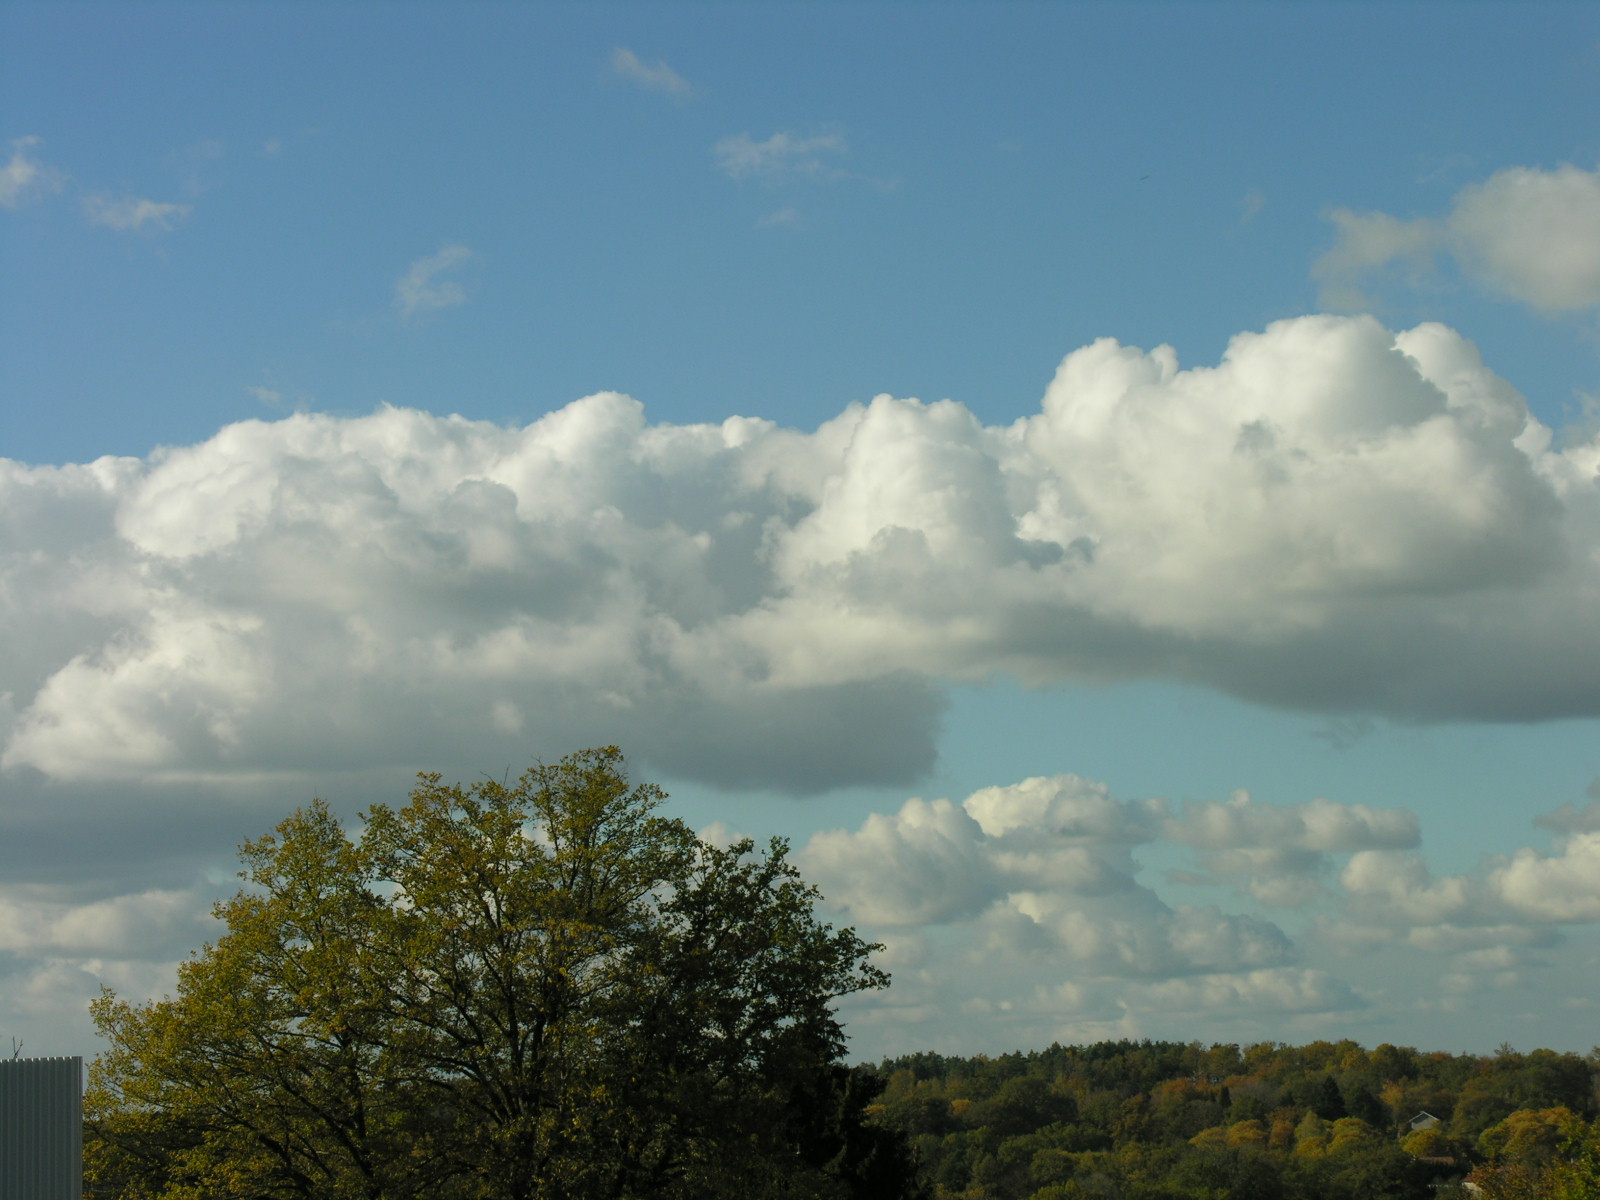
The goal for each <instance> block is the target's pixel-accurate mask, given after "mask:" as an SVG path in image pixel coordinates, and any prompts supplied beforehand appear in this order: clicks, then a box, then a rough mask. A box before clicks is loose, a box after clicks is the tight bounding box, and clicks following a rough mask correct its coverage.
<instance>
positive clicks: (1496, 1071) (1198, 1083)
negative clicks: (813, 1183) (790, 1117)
mask: <svg viewBox="0 0 1600 1200" xmlns="http://www.w3.org/2000/svg"><path fill="white" fill-rule="evenodd" d="M863 1070H864V1071H867V1072H869V1073H871V1074H872V1075H874V1076H875V1077H876V1078H877V1080H878V1082H879V1084H880V1085H881V1087H882V1091H881V1092H880V1094H879V1095H878V1097H877V1100H876V1103H875V1104H874V1105H873V1106H872V1107H871V1108H870V1109H869V1110H868V1111H869V1112H870V1113H871V1115H872V1117H873V1118H874V1119H875V1120H876V1121H878V1122H881V1123H882V1124H883V1125H885V1126H887V1127H889V1128H891V1129H893V1130H896V1131H898V1132H900V1133H902V1134H903V1135H904V1136H905V1137H906V1138H907V1139H909V1141H910V1143H911V1144H912V1146H913V1147H914V1148H915V1150H916V1153H917V1155H918V1157H919V1159H920V1162H921V1168H922V1171H923V1174H924V1178H925V1181H926V1183H927V1186H928V1188H929V1190H930V1192H931V1193H932V1195H933V1196H934V1197H935V1198H936V1200H957V1198H960V1200H1080V1198H1082V1200H1090V1198H1093V1200H1385V1198H1390V1197H1392V1198H1395V1200H1400V1198H1410V1197H1419V1198H1420V1197H1432V1196H1439V1197H1452V1196H1481V1197H1484V1198H1486V1200H1579V1198H1584V1200H1600V1121H1597V1119H1596V1109H1597V1094H1600V1048H1596V1049H1595V1050H1594V1051H1591V1053H1590V1054H1589V1055H1588V1056H1587V1057H1579V1056H1577V1055H1574V1054H1558V1053H1555V1052H1553V1051H1550V1050H1535V1051H1533V1052H1531V1053H1527V1054H1518V1053H1516V1052H1515V1051H1513V1050H1512V1049H1511V1048H1510V1047H1502V1048H1501V1049H1500V1050H1499V1051H1498V1052H1497V1053H1495V1054H1493V1055H1490V1056H1476V1055H1468V1054H1445V1053H1424V1052H1421V1051H1418V1050H1415V1049H1411V1048H1409V1047H1396V1046H1392V1045H1388V1044H1385V1045H1381V1046H1379V1047H1377V1049H1375V1050H1371V1051H1368V1050H1365V1049H1363V1048H1362V1047H1361V1046H1359V1045H1357V1044H1356V1043H1354V1042H1349V1041H1344V1042H1313V1043H1311V1044H1309V1045H1305V1046H1288V1045H1283V1044H1277V1043H1270V1042H1269V1043H1262V1044H1259V1045H1252V1046H1244V1047H1240V1046H1237V1045H1213V1046H1210V1047H1204V1046H1202V1045H1200V1044H1199V1043H1189V1044H1183V1043H1175V1042H1151V1041H1143V1042H1131V1041H1123V1042H1102V1043H1099V1044H1097V1045H1093V1046H1065V1047H1064V1046H1051V1047H1050V1048H1049V1049H1048V1050H1040V1051H1034V1052H1032V1053H1027V1054H1020V1053H1019V1054H1006V1055H1002V1056H1000V1057H998V1058H987V1057H977V1058H953V1057H944V1056H941V1055H938V1054H930V1053H921V1054H913V1055H908V1056H906V1057H902V1058H895V1059H886V1060H884V1061H883V1062H882V1063H879V1064H877V1065H875V1066H872V1067H868V1068H863Z"/></svg>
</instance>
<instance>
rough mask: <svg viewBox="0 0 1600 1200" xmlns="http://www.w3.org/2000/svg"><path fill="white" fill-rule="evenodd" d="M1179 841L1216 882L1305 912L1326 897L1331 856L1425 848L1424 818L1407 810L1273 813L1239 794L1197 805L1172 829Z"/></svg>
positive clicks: (1329, 808)
mask: <svg viewBox="0 0 1600 1200" xmlns="http://www.w3.org/2000/svg"><path fill="white" fill-rule="evenodd" d="M1165 833H1166V835H1167V836H1168V837H1170V838H1172V839H1173V840H1174V841H1177V842H1181V843H1184V844H1186V845H1190V846H1193V847H1195V848H1196V849H1197V850H1199V851H1200V852H1201V853H1200V861H1201V863H1202V864H1203V865H1204V866H1205V867H1206V869H1207V870H1208V871H1210V872H1211V873H1212V874H1213V875H1215V876H1218V877H1221V878H1224V879H1227V878H1233V879H1239V880H1242V881H1243V883H1244V886H1245V888H1246V890H1248V891H1249V892H1250V894H1252V895H1254V896H1255V897H1256V899H1258V900H1261V901H1262V902H1264V903H1267V904H1274V905H1292V904H1304V903H1307V902H1309V901H1310V900H1312V899H1313V898H1315V897H1316V896H1317V895H1319V894H1320V893H1321V892H1322V880H1323V877H1324V876H1325V875H1326V874H1328V873H1329V869H1330V868H1329V855H1330V854H1331V853H1351V852H1353V851H1357V850H1371V849H1383V848H1399V849H1406V848H1409V847H1413V846H1416V845H1417V844H1418V842H1419V840H1420V833H1419V830H1418V828H1417V818H1416V816H1415V815H1414V814H1412V813H1410V812H1407V811H1405V810H1403V809H1374V808H1369V807H1368V806H1367V805H1364V804H1336V803H1334V802H1333V801H1331V800H1326V799H1322V798H1318V799H1315V800H1312V801H1310V802H1308V803H1306V804H1297V805H1291V806H1284V807H1269V806H1266V805H1260V804H1255V803H1253V802H1252V801H1251V799H1250V793H1249V792H1246V791H1238V792H1235V793H1234V794H1233V798H1232V799H1231V800H1229V801H1228V802H1226V803H1219V802H1217V801H1202V802H1194V801H1191V802H1189V803H1187V804H1185V805H1184V808H1183V815H1182V816H1181V817H1178V818H1174V819H1172V820H1170V821H1168V822H1167V823H1166V826H1165Z"/></svg>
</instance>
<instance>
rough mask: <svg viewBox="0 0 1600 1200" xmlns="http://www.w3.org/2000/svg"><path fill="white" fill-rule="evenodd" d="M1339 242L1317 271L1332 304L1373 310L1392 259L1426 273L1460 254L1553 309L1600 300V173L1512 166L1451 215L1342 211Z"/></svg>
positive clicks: (1481, 271) (1467, 195)
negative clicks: (1368, 284)
mask: <svg viewBox="0 0 1600 1200" xmlns="http://www.w3.org/2000/svg"><path fill="white" fill-rule="evenodd" d="M1329 219H1330V220H1332V221H1333V223H1334V225H1335V226H1336V227H1337V228H1338V240H1337V241H1336V242H1335V243H1334V245H1333V246H1332V248H1330V249H1329V250H1328V252H1327V253H1326V254H1324V255H1323V256H1322V257H1321V258H1320V259H1318V260H1317V263H1316V265H1315V267H1314V268H1313V269H1312V274H1313V276H1314V277H1315V278H1316V279H1317V280H1319V281H1320V282H1321V284H1322V302H1323V304H1324V305H1326V306H1328V307H1330V308H1337V309H1345V310H1350V309H1365V308H1370V307H1371V306H1372V301H1371V299H1370V298H1369V297H1368V296H1367V295H1365V294H1364V293H1363V291H1362V288H1361V285H1362V284H1363V282H1364V281H1365V279H1366V278H1367V277H1369V276H1371V275H1373V274H1375V273H1377V272H1379V271H1382V270H1384V269H1385V268H1388V267H1390V266H1391V265H1392V264H1400V265H1403V266H1404V267H1406V268H1407V269H1408V270H1409V271H1411V272H1412V273H1413V275H1420V274H1424V273H1426V272H1427V271H1428V269H1429V268H1430V267H1431V265H1432V263H1433V261H1434V260H1435V259H1436V258H1437V257H1438V256H1440V255H1447V256H1449V257H1451V258H1453V259H1454V260H1455V261H1456V262H1457V263H1458V264H1459V265H1460V266H1461V268H1462V269H1463V270H1464V271H1465V272H1466V273H1467V274H1468V275H1470V276H1471V277H1472V278H1474V279H1476V280H1477V281H1478V282H1479V283H1480V284H1482V285H1483V286H1484V287H1486V288H1487V289H1488V290H1490V291H1492V292H1495V293H1498V294H1500V295H1502V296H1505V297H1508V298H1510V299H1513V300H1518V301H1521V302H1522V303H1524V304H1528V305H1531V306H1532V307H1534V308H1537V309H1540V310H1542V311H1544V312H1550V313H1555V312H1573V311H1577V310H1581V309H1587V308H1594V307H1596V306H1600V171H1584V170H1580V169H1579V168H1577V167H1574V166H1570V165H1564V166H1561V167H1558V168H1556V169H1555V170H1553V171H1542V170H1538V169H1535V168H1530V167H1511V168H1509V169H1507V170H1504V171H1498V172H1496V173H1495V174H1494V175H1492V176H1490V177H1489V178H1488V179H1487V180H1485V181H1484V182H1482V183H1478V184H1474V185H1472V186H1471V187H1468V188H1464V189H1462V190H1461V191H1460V192H1458V193H1457V194H1456V196H1455V202H1454V206H1453V207H1452V209H1451V211H1450V212H1449V213H1447V214H1446V215H1444V216H1442V217H1416V218H1411V219H1405V218H1401V217H1396V216H1392V215H1391V214H1389V213H1383V212H1366V213H1359V212H1354V211H1352V210H1350V209H1347V208H1341V209H1336V210H1334V211H1333V212H1332V213H1330V214H1329Z"/></svg>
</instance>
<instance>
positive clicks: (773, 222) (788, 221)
mask: <svg viewBox="0 0 1600 1200" xmlns="http://www.w3.org/2000/svg"><path fill="white" fill-rule="evenodd" d="M801 220H802V218H801V216H800V210H799V209H798V208H796V207H795V206H794V205H792V204H785V205H784V206H783V207H782V208H780V209H778V210H777V211H776V212H770V213H768V214H767V215H766V216H764V217H762V218H761V220H759V221H757V222H756V224H757V225H760V226H761V227H762V228H763V229H774V228H777V227H779V226H782V225H798V224H800V223H801Z"/></svg>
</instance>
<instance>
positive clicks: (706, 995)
mask: <svg viewBox="0 0 1600 1200" xmlns="http://www.w3.org/2000/svg"><path fill="white" fill-rule="evenodd" d="M662 798H663V793H662V792H661V791H660V790H659V789H657V788H654V787H652V786H649V785H641V786H637V787H633V786H630V785H629V783H628V780H627V777H626V775H625V773H624V770H623V763H622V758H621V755H620V753H619V752H618V751H617V750H616V749H615V748H614V747H606V748H602V749H599V750H590V751H584V752H582V753H579V754H575V755H572V756H570V757H568V758H566V759H563V760H562V761H561V762H560V763H559V764H557V765H553V766H539V767H535V768H534V769H532V770H530V771H529V772H527V773H526V774H525V775H523V776H522V778H521V779H520V780H519V781H518V782H517V783H516V784H515V785H514V786H505V785H501V784H497V783H494V782H486V783H481V784H478V785H476V786H473V787H470V788H464V787H461V786H459V785H446V784H444V783H442V782H441V781H440V779H439V777H438V776H436V775H425V776H423V777H421V780H420V782H419V785H418V786H417V788H416V789H415V791H414V792H413V793H412V795H411V800H410V803H409V804H407V805H406V806H405V807H404V808H402V809H399V810H393V809H390V808H389V807H387V806H384V805H378V806H376V807H374V808H373V809H372V810H371V811H370V812H368V813H367V814H365V823H364V827H363V829H362V831H361V834H360V836H359V838H357V839H354V840H353V839H351V838H350V837H349V836H348V835H347V834H346V833H345V831H344V829H343V828H342V827H341V826H340V824H339V822H338V821H337V820H335V818H334V817H333V815H332V813H331V812H330V811H329V809H328V808H327V806H326V805H323V804H321V803H320V802H318V803H314V804H313V805H311V806H310V807H309V808H306V809H302V810H301V811H299V812H297V813H295V814H294V815H293V816H291V817H290V818H288V819H287V820H286V821H284V822H283V823H282V824H281V825H279V826H278V829H277V831H276V832H275V833H274V834H272V835H269V836H267V837H265V838H262V839H260V840H258V841H254V842H250V843H247V844H246V845H245V846H244V848H243V851H242V857H243V861H244V864H245V867H246V870H245V871H244V872H243V873H242V874H243V875H244V876H245V878H246V879H247V880H248V883H249V886H248V887H247V888H246V889H245V890H244V891H241V892H240V893H239V894H238V895H237V896H235V897H234V898H233V899H232V900H230V901H228V902H226V903H224V904H222V905H220V906H219V908H218V916H219V917H220V918H221V919H222V920H223V921H224V922H225V923H226V926H227V931H226V933H224V934H223V936H222V937H221V938H219V939H218V941H217V942H216V943H215V944H214V945H210V946H206V947H205V948H204V949H202V950H201V951H199V952H198V953H197V954H195V955H194V956H193V957H191V958H190V959H189V960H188V961H187V962H186V963H184V964H183V966H182V967H181V968H180V972H179V983H178V993H177V995H176V996H175V997H172V998H168V999H165V1000H161V1001H158V1002H154V1003H149V1004H129V1003H126V1002H123V1001H121V1000H119V999H117V998H116V997H115V996H114V995H113V994H111V993H110V992H107V993H105V994H104V995H103V996H102V998H101V999H100V1000H99V1001H98V1002H97V1003H96V1004H95V1006H94V1016H95V1019H96V1022H97V1024H98V1026H99V1028H100V1031H101V1032H102V1034H103V1035H104V1036H105V1037H106V1038H107V1040H108V1042H109V1049H108V1050H107V1051H106V1053H105V1054H103V1055H102V1056H101V1057H100V1058H99V1059H98V1060H97V1061H96V1062H95V1064H94V1066H93V1067H92V1068H91V1085H90V1093H89V1105H88V1109H89V1114H90V1118H91V1120H90V1127H89V1139H88V1141H89V1154H88V1158H89V1178H90V1190H91V1192H94V1191H96V1190H98V1191H100V1192H101V1193H103V1194H110V1195H118V1196H123V1197H127V1198H128V1200H190V1198H192V1197H200V1196H204V1197H216V1198H219V1200H221V1198H227V1200H232V1198H239V1200H244V1198H246V1197H248V1198H250V1200H274V1198H280V1197H282V1198H290V1197H301V1198H305V1200H311V1198H313V1197H314V1198H316V1200H346V1198H349V1200H412V1198H421V1197H428V1198H429V1200H457V1198H460V1200H468V1198H470V1200H532V1198H534V1197H539V1198H540V1200H601V1198H615V1200H622V1198H632V1197H640V1198H642V1197H652V1198H655V1197H660V1198H663V1200H671V1198H678V1197H683V1198H688V1197H724V1196H726V1197H734V1196H737V1197H753V1198H760V1197H773V1198H776V1197H796V1198H798V1197H805V1198H807V1200H810V1198H812V1197H856V1196H859V1197H900V1196H912V1195H915V1194H917V1193H918V1185H917V1184H916V1182H915V1170H914V1166H913V1163H912V1161H911V1159H910V1156H909V1152H908V1150H907V1148H906V1146H905V1143H904V1141H903V1140H902V1139H901V1138H900V1137H899V1136H898V1135H897V1134H894V1133H891V1132H890V1131H888V1130H886V1129H883V1128H880V1127H876V1126H873V1125H871V1124H870V1123H868V1122H867V1121H866V1120H865V1117H864V1113H865V1109H866V1106H867V1103H868V1102H869V1101H870V1100H871V1099H872V1098H873V1096H874V1094H875V1093H876V1091H877V1088H878V1084H877V1081H876V1080H873V1079H869V1078H867V1077H866V1076H863V1075H860V1074H857V1073H853V1072H851V1071H849V1070H847V1069H845V1068H844V1067H843V1066H842V1065H841V1063H840V1059H841V1056H842V1053H843V1049H844V1035H843V1031H842V1028H841V1026H840V1025H839V1023H838V1020H837V1018H836V1017H835V1015H834V1012H833V1009H832V1001H833V1000H834V999H835V998H837V997H839V996H842V995H845V994H847V993H850V992H855V991H859V990H861V989H863V988H876V987H881V986H883V985H884V984H885V983H886V982H887V977H886V976H885V975H884V974H883V973H882V972H881V971H879V970H878V969H877V968H875V967H873V966H872V965H871V963H870V961H869V955H870V953H871V951H872V950H873V949H874V947H872V946H869V945H867V944H865V943H864V942H862V941H861V940H860V939H859V938H858V937H857V936H856V935H855V933H854V932H853V931H852V930H849V929H846V930H834V929H832V928H831V927H829V926H827V925H825V924H822V923H821V922H820V921H818V919H817V918H816V916H815V915H814V912H813V906H814V902H815V900H816V898H817V896H816V892H815V891H814V889H812V888H810V887H808V886H807V885H806V884H805V883H804V882H803V881H802V880H801V879H800V878H799V876H798V874H797V873H796V871H795V869H794V868H793V867H792V866H791V865H790V863H789V861H788V858H787V848H786V846H785V845H784V844H783V843H782V842H781V841H774V842H773V843H772V844H771V845H770V846H769V847H767V849H766V850H765V851H764V852H757V851H756V849H755V847H754V846H752V845H751V843H749V842H741V843H739V844H736V845H734V846H731V847H726V848H723V847H718V846H715V845H712V844H709V843H706V842H703V841H701V840H700V839H698V838H697V837H695V835H694V834H693V833H692V831H690V830H689V829H688V827H687V826H685V825H684V824H683V823H682V822H680V821H676V820H670V819H667V818H664V817H662V816H660V815H659V814H658V812H657V808H658V806H659V804H660V801H661V800H662Z"/></svg>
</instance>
